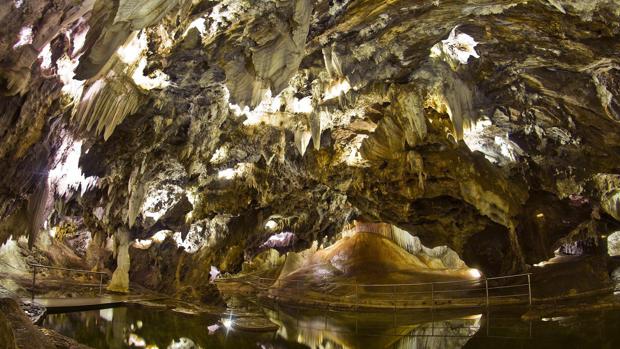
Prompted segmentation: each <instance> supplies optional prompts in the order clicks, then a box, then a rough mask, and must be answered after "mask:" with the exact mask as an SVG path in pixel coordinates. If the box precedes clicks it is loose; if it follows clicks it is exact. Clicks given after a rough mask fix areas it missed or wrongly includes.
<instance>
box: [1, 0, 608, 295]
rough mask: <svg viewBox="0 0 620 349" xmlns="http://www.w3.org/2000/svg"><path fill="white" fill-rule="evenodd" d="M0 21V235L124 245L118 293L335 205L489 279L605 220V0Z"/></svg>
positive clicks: (325, 220) (357, 4)
mask: <svg viewBox="0 0 620 349" xmlns="http://www.w3.org/2000/svg"><path fill="white" fill-rule="evenodd" d="M0 24H1V25H0V92H1V96H0V168H1V169H2V176H0V242H4V241H6V240H7V239H8V238H9V237H10V236H13V238H15V239H17V237H18V236H21V235H26V236H28V237H29V239H30V241H31V245H32V244H33V243H34V242H35V241H36V239H37V235H39V234H48V233H49V231H50V229H53V228H54V227H57V226H58V225H59V224H60V223H61V222H63V219H64V218H66V217H79V218H80V219H81V221H80V222H82V223H81V224H83V226H82V227H81V228H80V229H82V230H84V231H88V232H89V233H90V234H92V236H93V241H96V242H99V243H103V242H104V241H105V240H106V238H107V237H109V236H112V235H114V236H115V238H116V239H117V241H119V242H120V245H119V246H120V248H119V249H118V250H117V253H118V257H117V264H116V265H117V268H119V269H117V271H116V272H115V274H114V279H113V280H114V282H113V284H114V285H116V286H114V288H115V289H123V290H124V289H126V288H127V286H128V280H127V275H128V274H127V273H131V274H132V275H133V272H132V271H131V270H134V271H138V270H145V269H147V268H148V269H149V270H150V272H149V273H148V275H149V277H150V279H149V280H146V279H147V276H145V275H143V276H142V277H143V279H141V282H146V283H151V286H154V287H155V288H158V287H163V288H166V289H174V291H175V292H176V291H179V290H182V289H183V287H184V286H183V285H185V286H188V285H193V281H195V280H208V278H209V277H208V272H209V270H210V267H211V266H214V267H217V268H219V270H222V272H225V273H226V272H228V273H236V272H239V271H241V268H242V264H243V262H244V261H247V260H250V259H251V258H252V257H254V256H255V255H257V254H259V253H261V252H262V251H263V249H264V246H265V245H264V244H265V243H266V242H267V241H268V240H269V238H270V236H272V235H275V234H279V233H283V232H289V233H293V234H295V239H294V243H292V244H291V246H288V247H287V248H286V249H283V250H282V252H285V251H286V250H295V251H300V250H303V249H306V248H308V247H310V246H311V245H312V243H313V242H315V241H316V242H318V243H319V244H325V245H329V244H330V243H332V242H333V240H334V239H335V238H337V237H338V236H339V235H338V234H340V233H341V231H342V230H343V228H344V227H345V225H346V224H348V223H350V222H352V220H353V219H359V220H363V221H367V222H386V223H389V224H392V225H395V226H397V227H399V229H402V230H405V231H408V232H410V233H411V234H413V235H415V236H416V237H417V238H419V239H420V241H421V242H422V243H423V244H424V245H426V246H440V245H445V246H448V247H449V248H450V249H452V250H453V251H455V252H456V253H458V255H459V256H461V257H462V258H463V260H464V262H465V263H467V265H469V266H471V267H476V268H479V269H481V270H483V271H484V272H485V273H486V274H487V275H501V274H508V273H515V272H518V271H521V270H524V269H527V268H528V266H529V265H532V264H535V263H538V262H540V261H543V260H546V259H548V258H550V257H552V256H553V255H554V251H555V250H557V249H558V248H561V247H562V246H563V245H566V244H571V243H575V242H578V241H583V240H586V239H589V238H592V239H594V241H596V243H597V244H598V243H602V241H603V239H604V238H603V236H607V235H610V234H612V233H613V232H615V231H617V230H620V213H619V202H620V201H619V200H620V199H619V194H618V193H619V192H620V180H619V178H620V177H619V176H620V167H618V164H619V163H620V132H618V131H619V130H620V124H619V123H620V97H619V96H620V61H619V59H618V55H617V52H618V50H620V40H619V35H620V2H619V1H618V0H592V1H572V0H553V1H551V0H534V1H532V0H529V1H525V0H521V1H505V0H493V1H491V0H471V1H466V2H465V1H460V0H423V1H410V0H394V1H363V0H113V1H111V0H80V1H73V0H71V1H69V0H25V1H17V0H16V1H3V2H2V3H1V4H0ZM119 232H126V233H119ZM157 236H159V237H162V236H163V237H164V238H163V239H162V241H164V242H161V241H160V242H153V241H154V240H156V239H157ZM147 240H149V241H151V242H152V243H153V244H152V245H151V247H150V249H156V251H149V252H140V251H144V250H139V249H136V248H134V247H128V244H129V243H130V242H132V243H134V242H136V241H145V242H144V243H147V242H146V241H147ZM166 241H167V242H166ZM172 242H174V243H172ZM141 246H145V245H141ZM261 246H263V247H261ZM177 248H182V250H177ZM130 254H136V255H137V254H141V256H140V257H139V258H138V259H134V258H133V257H132V263H133V262H134V260H135V261H139V262H138V263H147V262H148V261H151V260H152V258H155V257H156V256H159V257H162V256H165V257H169V259H168V260H166V259H165V258H164V259H162V258H159V260H160V261H161V263H160V264H156V265H151V264H149V265H146V264H144V265H143V264H139V265H136V266H131V265H129V259H130V258H129V255H130ZM190 261H191V262H190ZM168 263H169V264H168ZM112 265H114V263H113V262H112ZM134 268H135V269H134ZM136 275H137V274H136ZM157 275H159V276H157ZM162 275H168V276H172V279H171V280H174V282H172V283H171V284H170V285H163V284H159V283H162V282H164V281H162V280H163V278H161V276H162ZM167 279H169V278H167ZM158 280H159V281H158ZM205 285H207V284H205ZM117 286H118V287H117ZM205 287H206V286H205Z"/></svg>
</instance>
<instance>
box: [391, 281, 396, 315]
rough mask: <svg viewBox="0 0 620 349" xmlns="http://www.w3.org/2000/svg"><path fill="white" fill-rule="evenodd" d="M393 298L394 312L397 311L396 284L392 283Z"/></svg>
mask: <svg viewBox="0 0 620 349" xmlns="http://www.w3.org/2000/svg"><path fill="white" fill-rule="evenodd" d="M392 300H393V301H394V312H396V286H393V285H392Z"/></svg>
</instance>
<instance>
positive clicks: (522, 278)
mask: <svg viewBox="0 0 620 349" xmlns="http://www.w3.org/2000/svg"><path fill="white" fill-rule="evenodd" d="M238 280H239V281H242V282H245V283H247V284H250V285H252V286H253V287H255V288H257V289H259V290H261V291H265V292H266V295H267V296H268V297H269V298H273V299H275V300H282V299H286V298H287V296H288V295H290V294H292V295H295V296H297V298H298V299H299V295H300V292H304V293H306V294H307V295H312V297H310V298H311V299H312V300H313V301H316V302H319V303H320V302H327V303H329V304H330V305H334V306H348V307H355V308H358V307H364V306H367V307H377V306H378V307H393V308H394V310H396V308H407V307H416V308H434V307H450V306H486V307H488V306H490V305H494V304H528V305H531V304H532V280H531V273H526V274H517V275H509V276H499V277H491V278H484V279H478V280H464V281H462V280H459V281H439V282H427V283H398V284H396V283H395V284H360V283H345V282H319V281H313V282H308V281H307V280H302V279H294V278H280V279H272V278H261V277H249V278H240V279H238Z"/></svg>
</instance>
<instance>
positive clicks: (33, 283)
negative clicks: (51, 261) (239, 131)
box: [28, 263, 108, 300]
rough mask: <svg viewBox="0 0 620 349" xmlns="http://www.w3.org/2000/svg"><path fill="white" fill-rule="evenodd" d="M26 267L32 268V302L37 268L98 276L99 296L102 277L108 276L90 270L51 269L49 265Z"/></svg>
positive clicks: (101, 289) (101, 287)
mask: <svg viewBox="0 0 620 349" xmlns="http://www.w3.org/2000/svg"><path fill="white" fill-rule="evenodd" d="M28 265H29V266H31V267H32V299H33V300H34V291H35V285H36V279H37V268H40V269H52V270H62V271H68V272H73V273H79V274H95V275H99V295H101V294H102V292H103V277H104V276H107V275H108V274H107V273H104V272H101V271H90V270H84V269H72V268H62V267H52V266H49V265H43V264H35V263H28Z"/></svg>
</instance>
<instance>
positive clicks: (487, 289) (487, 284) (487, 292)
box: [484, 278, 489, 307]
mask: <svg viewBox="0 0 620 349" xmlns="http://www.w3.org/2000/svg"><path fill="white" fill-rule="evenodd" d="M484 289H485V290H486V294H487V307H488V306H489V280H488V279H487V278H485V279H484Z"/></svg>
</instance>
